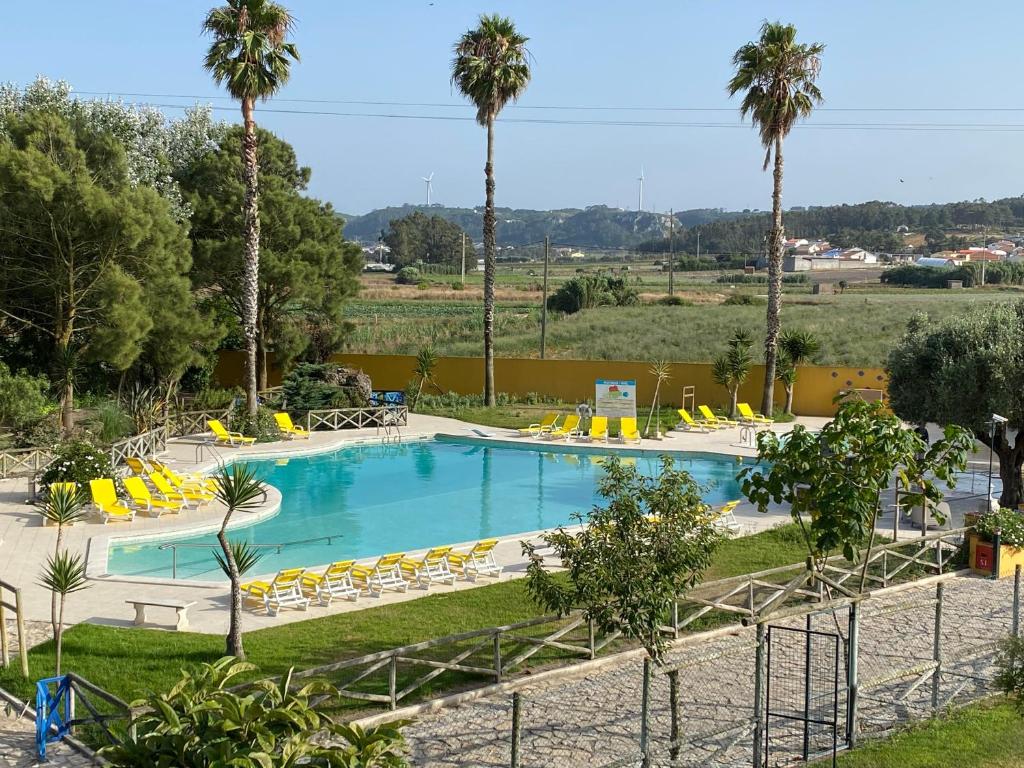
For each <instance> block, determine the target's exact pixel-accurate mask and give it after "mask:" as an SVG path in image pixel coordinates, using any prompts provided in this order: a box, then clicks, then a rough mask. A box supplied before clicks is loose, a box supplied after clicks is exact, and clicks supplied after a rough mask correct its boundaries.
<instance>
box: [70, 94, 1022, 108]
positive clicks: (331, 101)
mask: <svg viewBox="0 0 1024 768" xmlns="http://www.w3.org/2000/svg"><path fill="white" fill-rule="evenodd" d="M73 93H76V94H81V95H84V96H107V97H110V96H130V97H141V98H147V99H192V100H195V101H224V100H227V101H233V100H234V99H233V98H232V97H231V96H224V95H222V94H217V95H197V94H184V93H135V92H131V91H74V92H73ZM274 101H275V102H279V103H291V104H342V105H351V106H373V107H378V106H387V107H417V108H440V109H473V106H472V105H470V104H465V103H456V102H417V101H366V100H355V99H289V98H283V97H275V98H274ZM508 108H509V109H517V110H560V111H581V112H582V111H602V112H736V111H737V108H736V107H674V106H647V107H645V106H621V105H575V106H571V105H556V104H511V105H509V107H508ZM815 112H896V113H898V112H938V113H942V112H1024V107H962V106H961V107H818V108H817V109H815Z"/></svg>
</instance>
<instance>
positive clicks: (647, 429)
mask: <svg viewBox="0 0 1024 768" xmlns="http://www.w3.org/2000/svg"><path fill="white" fill-rule="evenodd" d="M647 372H648V373H650V374H651V376H653V377H654V402H653V404H652V405H651V412H650V413H649V414H647V424H646V425H644V434H645V435H647V437H650V436H651V418H652V417H655V418H656V419H657V422H656V423H657V434H658V436H659V437H660V436H661V407H660V406H661V404H660V402H659V397H660V395H661V385H662V384H664V383H665V382H666V381H668V380H669V379H671V378H672V366H671V364H669V363H667V362H665V361H664V360H655V361H654V362H653V363H651V367H650V368H648V369H647Z"/></svg>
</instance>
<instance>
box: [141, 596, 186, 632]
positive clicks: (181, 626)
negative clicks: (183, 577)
mask: <svg viewBox="0 0 1024 768" xmlns="http://www.w3.org/2000/svg"><path fill="white" fill-rule="evenodd" d="M125 602H126V603H128V604H129V605H134V606H135V624H136V626H138V625H140V624H145V623H146V608H147V607H151V606H152V607H155V608H173V609H174V610H175V611H177V613H178V620H177V622H176V623H175V625H174V628H175V629H176V630H177V631H178V632H183V631H185V630H186V629H188V609H189V608H191V607H192V606H193V605H195V604H196V602H195V600H192V601H189V602H185V601H183V600H125Z"/></svg>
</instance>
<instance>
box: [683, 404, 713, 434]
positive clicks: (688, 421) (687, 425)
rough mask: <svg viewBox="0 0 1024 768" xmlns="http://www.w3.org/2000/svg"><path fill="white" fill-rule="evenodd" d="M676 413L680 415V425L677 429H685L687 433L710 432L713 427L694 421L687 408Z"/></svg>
mask: <svg viewBox="0 0 1024 768" xmlns="http://www.w3.org/2000/svg"><path fill="white" fill-rule="evenodd" d="M676 413H678V414H679V419H680V421H679V424H678V426H677V427H676V429H680V428H681V429H685V430H686V431H687V432H710V431H711V430H712V429H713V427H711V426H709V425H707V424H702V423H700V422H698V421H694V419H693V416H691V415H690V412H689V411H688V410H686V409H685V408H680V409H679V410H678V411H676Z"/></svg>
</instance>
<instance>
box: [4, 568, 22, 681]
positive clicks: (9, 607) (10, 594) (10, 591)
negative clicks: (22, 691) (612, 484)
mask: <svg viewBox="0 0 1024 768" xmlns="http://www.w3.org/2000/svg"><path fill="white" fill-rule="evenodd" d="M21 606H22V603H21V589H20V588H18V587H15V586H14V585H13V584H8V583H7V582H6V581H0V665H2V666H3V667H5V668H6V667H7V666H9V665H10V663H11V644H10V638H9V637H8V635H7V612H8V611H13V612H14V620H15V627H16V628H17V632H18V659H19V660H20V661H21V675H22V677H25V678H28V639H27V637H26V635H25V615H24V612H23V611H22V607H21Z"/></svg>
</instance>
